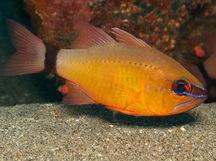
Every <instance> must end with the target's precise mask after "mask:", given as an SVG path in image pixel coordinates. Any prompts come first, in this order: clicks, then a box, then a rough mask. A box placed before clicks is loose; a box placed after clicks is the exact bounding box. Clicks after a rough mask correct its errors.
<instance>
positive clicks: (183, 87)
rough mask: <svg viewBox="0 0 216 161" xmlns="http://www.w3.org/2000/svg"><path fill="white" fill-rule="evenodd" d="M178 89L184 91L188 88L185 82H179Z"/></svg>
mask: <svg viewBox="0 0 216 161" xmlns="http://www.w3.org/2000/svg"><path fill="white" fill-rule="evenodd" d="M177 91H178V92H180V93H183V92H185V91H186V88H185V85H184V83H183V82H178V85H177Z"/></svg>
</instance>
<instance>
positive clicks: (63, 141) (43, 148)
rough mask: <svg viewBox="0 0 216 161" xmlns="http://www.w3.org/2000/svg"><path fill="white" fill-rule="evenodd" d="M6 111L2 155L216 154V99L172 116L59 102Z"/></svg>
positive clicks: (170, 157) (0, 132)
mask: <svg viewBox="0 0 216 161" xmlns="http://www.w3.org/2000/svg"><path fill="white" fill-rule="evenodd" d="M0 114H1V117H0V138H1V139H0V160H52V161H55V160H142V161H145V160H151V161H154V160H157V161H158V160H167V161H174V160H181V161H183V160H197V161H202V160H203V161H206V160H208V161H214V160H216V104H215V103H212V104H202V105H200V106H199V107H197V108H195V109H194V110H191V111H189V112H187V113H184V114H180V115H175V116H169V117H132V116H126V115H122V114H118V115H117V116H115V118H113V115H112V113H111V112H110V111H108V110H106V109H104V108H103V107H102V106H100V105H91V106H67V105H63V104H55V103H53V104H23V105H17V106H1V107H0Z"/></svg>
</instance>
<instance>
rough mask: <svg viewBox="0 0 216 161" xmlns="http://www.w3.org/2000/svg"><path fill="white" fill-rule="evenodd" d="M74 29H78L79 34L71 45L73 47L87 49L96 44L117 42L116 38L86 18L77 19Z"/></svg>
mask: <svg viewBox="0 0 216 161" xmlns="http://www.w3.org/2000/svg"><path fill="white" fill-rule="evenodd" d="M74 29H75V30H76V31H77V33H78V36H77V38H76V40H75V41H74V42H73V43H72V45H71V48H72V49H87V48H89V47H93V46H96V45H102V44H106V43H112V42H115V40H114V39H113V38H112V37H111V36H109V35H108V34H106V33H105V32H104V31H103V30H101V29H100V28H97V27H95V26H93V25H91V24H89V23H88V22H85V21H84V20H76V21H75V22H74Z"/></svg>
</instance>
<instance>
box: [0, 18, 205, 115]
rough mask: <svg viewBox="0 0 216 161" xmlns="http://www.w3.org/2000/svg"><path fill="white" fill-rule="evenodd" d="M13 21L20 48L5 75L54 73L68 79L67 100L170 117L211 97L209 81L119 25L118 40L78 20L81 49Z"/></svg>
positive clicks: (1, 72)
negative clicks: (55, 44)
mask: <svg viewBox="0 0 216 161" xmlns="http://www.w3.org/2000/svg"><path fill="white" fill-rule="evenodd" d="M8 24H9V30H10V33H11V37H12V41H13V44H14V46H15V47H16V49H17V52H16V54H14V55H13V56H12V57H11V58H10V59H9V61H7V62H6V63H4V64H3V65H1V66H0V75H2V76H12V75H21V74H30V73H37V72H42V71H47V72H54V73H56V74H57V75H59V76H61V77H62V78H64V79H66V80H67V81H66V85H65V86H66V87H67V88H64V91H65V93H67V94H66V95H65V96H64V98H63V103H66V104H72V105H81V104H93V103H98V104H102V105H104V106H105V107H106V108H108V109H110V110H113V111H117V112H121V113H125V114H128V115H136V116H166V115H173V114H178V113H182V112H185V111H188V110H190V109H192V108H194V107H195V106H197V105H199V104H201V103H202V102H203V101H204V100H205V99H206V98H207V95H206V90H205V89H204V87H203V85H202V84H201V83H200V82H199V81H198V80H197V79H196V78H195V77H194V76H193V75H192V74H190V73H189V72H188V71H187V70H186V69H185V68H184V67H183V66H181V65H180V64H179V63H178V62H176V61H175V60H173V59H172V58H170V57H168V56H167V55H165V54H163V53H161V52H159V51H158V50H155V49H153V48H151V47H150V46H149V45H147V44H146V43H145V42H144V41H142V40H140V39H137V38H135V37H134V36H132V35H130V34H129V33H127V32H125V31H123V30H120V29H118V28H113V33H114V35H115V36H116V39H117V40H118V41H119V42H116V41H115V40H114V39H112V38H111V37H110V36H109V35H108V34H106V33H104V32H103V31H102V30H100V29H99V28H96V27H94V26H92V25H90V24H88V23H86V22H77V24H75V28H76V29H77V30H78V33H79V36H78V38H77V39H76V41H75V42H74V43H73V44H72V48H75V49H57V48H55V47H53V46H51V45H49V44H46V43H44V42H43V41H42V40H41V39H39V38H38V37H36V36H35V35H33V34H32V33H30V32H29V31H28V30H27V29H25V28H24V27H23V26H21V25H20V24H18V23H16V22H15V21H12V20H8Z"/></svg>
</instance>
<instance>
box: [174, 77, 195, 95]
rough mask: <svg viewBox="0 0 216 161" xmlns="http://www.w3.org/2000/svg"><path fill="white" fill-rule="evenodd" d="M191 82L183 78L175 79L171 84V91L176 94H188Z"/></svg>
mask: <svg viewBox="0 0 216 161" xmlns="http://www.w3.org/2000/svg"><path fill="white" fill-rule="evenodd" d="M191 88H192V87H191V84H190V83H189V82H187V81H185V80H175V81H174V82H173V84H172V92H173V93H174V94H177V95H186V96H187V95H190V93H191Z"/></svg>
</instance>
